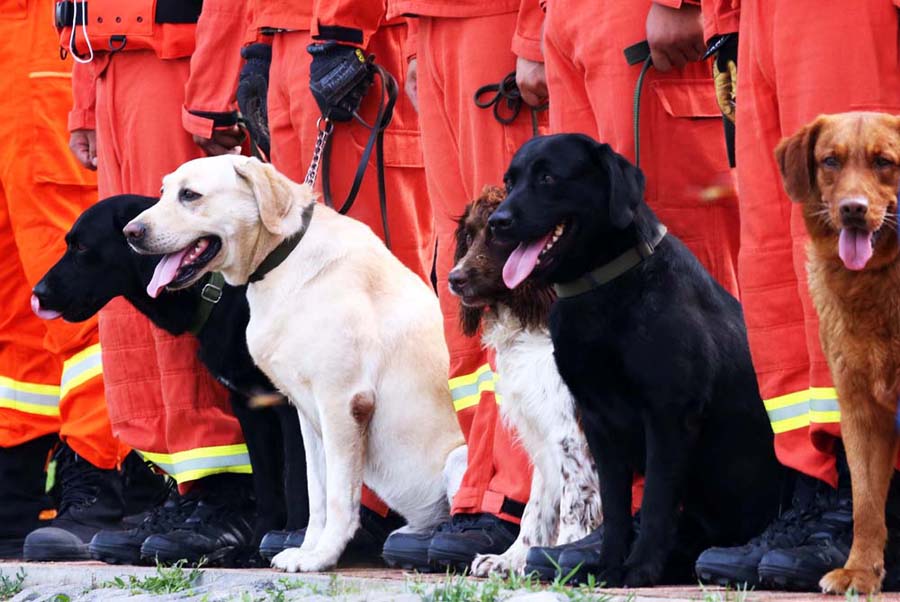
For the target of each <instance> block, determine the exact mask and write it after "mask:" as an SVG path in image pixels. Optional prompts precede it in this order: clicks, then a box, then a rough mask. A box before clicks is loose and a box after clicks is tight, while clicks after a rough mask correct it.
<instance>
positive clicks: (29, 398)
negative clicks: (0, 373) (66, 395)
mask: <svg viewBox="0 0 900 602" xmlns="http://www.w3.org/2000/svg"><path fill="white" fill-rule="evenodd" d="M0 397H2V398H3V399H9V400H11V401H16V402H20V403H27V404H33V405H39V406H48V407H51V408H52V407H57V406H59V395H44V394H42V393H26V392H25V391H17V390H16V389H13V388H12V387H4V386H0Z"/></svg>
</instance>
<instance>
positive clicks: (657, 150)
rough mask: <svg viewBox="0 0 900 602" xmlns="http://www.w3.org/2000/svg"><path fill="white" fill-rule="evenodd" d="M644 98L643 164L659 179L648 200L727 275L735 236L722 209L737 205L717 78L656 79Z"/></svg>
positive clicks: (650, 176)
mask: <svg viewBox="0 0 900 602" xmlns="http://www.w3.org/2000/svg"><path fill="white" fill-rule="evenodd" d="M644 102H646V107H647V109H646V112H643V115H642V118H643V119H642V121H641V167H642V168H643V169H644V170H645V173H646V175H647V179H648V181H649V182H652V183H653V184H652V190H651V192H650V194H649V195H648V198H647V200H648V202H649V203H650V205H651V206H652V207H653V208H654V210H655V211H656V212H657V214H658V215H659V216H660V218H661V219H662V220H663V222H665V223H666V225H667V226H668V227H669V230H670V231H672V232H673V233H674V234H675V235H676V236H678V237H679V238H680V239H681V240H682V241H683V242H684V243H685V244H686V245H687V246H688V247H689V248H690V249H691V251H693V252H694V254H695V255H697V258H698V259H700V261H701V263H703V265H704V266H706V268H707V269H708V270H709V271H710V272H712V274H713V275H714V276H716V277H719V276H722V275H723V274H724V272H723V270H724V268H725V267H726V266H725V265H724V264H725V262H728V261H730V258H729V257H723V256H722V255H723V251H724V250H725V249H728V248H730V247H731V245H730V244H729V240H728V237H729V236H731V235H732V233H730V232H729V231H728V230H729V228H728V227H727V226H726V224H727V223H728V222H729V220H728V219H724V218H725V216H724V215H722V213H723V212H736V211H737V206H736V204H735V203H736V202H735V199H734V194H733V189H732V187H731V179H730V176H729V170H728V159H727V156H726V151H725V138H724V134H723V131H722V114H721V112H720V110H719V106H718V104H717V103H716V97H715V89H714V88H713V83H712V80H711V79H705V78H700V79H677V80H676V79H660V80H656V81H653V82H650V83H649V84H648V86H647V88H646V89H645V91H644ZM726 254H727V253H726Z"/></svg>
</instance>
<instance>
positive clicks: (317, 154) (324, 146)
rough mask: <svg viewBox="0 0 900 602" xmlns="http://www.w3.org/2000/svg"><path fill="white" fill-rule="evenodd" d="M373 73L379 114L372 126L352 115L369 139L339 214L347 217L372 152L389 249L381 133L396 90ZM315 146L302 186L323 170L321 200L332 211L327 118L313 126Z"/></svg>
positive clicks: (386, 77) (377, 70) (386, 75)
mask: <svg viewBox="0 0 900 602" xmlns="http://www.w3.org/2000/svg"><path fill="white" fill-rule="evenodd" d="M372 67H373V69H374V72H375V73H376V74H377V75H378V76H379V78H380V79H381V99H380V100H379V103H378V111H377V113H376V114H375V119H374V122H373V123H372V125H369V124H368V123H366V121H365V120H364V119H363V118H362V117H360V115H359V113H354V114H353V117H354V119H355V120H356V121H357V122H359V123H360V124H361V125H362V126H363V127H365V128H366V129H367V130H369V138H368V141H367V142H366V146H365V149H363V153H362V156H361V157H360V160H359V164H358V165H357V167H356V175H355V176H354V178H353V184H352V186H351V187H350V192H349V193H348V194H347V198H346V199H345V200H344V202H343V203H342V204H341V206H340V209H338V213H340V214H342V215H347V213H348V212H349V211H350V208H351V207H353V203H354V202H355V201H356V196H357V195H358V194H359V189H360V186H362V180H363V177H364V176H365V173H366V168H367V167H368V166H369V158H370V157H371V156H372V152H373V151H374V152H375V169H376V172H377V176H378V203H379V207H380V210H381V227H382V229H383V230H384V244H385V246H386V247H387V248H388V249H390V248H391V234H390V229H389V228H388V216H387V187H386V185H385V175H384V131H385V130H386V129H387V127H388V125H390V123H391V120H392V119H393V116H394V105H395V104H396V103H397V96H398V86H397V80H395V79H394V76H392V75H391V74H390V73H388V72H387V71H385V70H384V69H383V68H382V67H381V66H379V65H375V64H373V65H372ZM316 130H317V134H316V145H315V148H314V149H313V157H312V161H310V165H309V170H308V171H307V172H306V178H305V179H304V180H303V182H304V183H305V184H309V185H310V186H314V185H315V183H316V179H317V178H318V175H319V169H320V168H321V170H322V196H323V198H324V200H325V204H326V205H328V206H329V207H331V208H334V198H333V196H332V194H331V175H330V170H329V165H330V163H331V145H330V144H329V141H330V138H331V134H332V132H333V131H334V122H332V121H331V120H330V119H328V118H327V117H324V116H323V117H319V120H318V122H316Z"/></svg>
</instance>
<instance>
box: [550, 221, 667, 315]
mask: <svg viewBox="0 0 900 602" xmlns="http://www.w3.org/2000/svg"><path fill="white" fill-rule="evenodd" d="M667 232H668V230H666V227H665V226H664V225H662V224H659V226H658V227H657V228H656V236H654V237H653V240H652V241H651V242H641V243H640V244H638V245H636V246H634V247H632V248H630V249H628V250H627V251H625V252H624V253H622V254H621V255H619V256H618V257H616V258H615V259H613V260H612V261H610V262H609V263H606V264H604V265H601V266H600V267H599V268H595V269H593V270H591V271H590V272H588V273H587V274H585V275H583V276H580V277H578V278H576V279H575V280H570V281H569V282H561V283H559V284H554V285H553V289H554V290H555V291H556V296H557V298H559V299H562V298H565V297H574V296H576V295H581V294H584V293H586V292H588V291H591V290H594V289H595V288H597V287H599V286H602V285H604V284H606V283H607V282H610V281H612V280H615V279H616V278H618V277H619V276H621V275H622V274H624V273H625V272H627V271H628V270H630V269H631V268H633V267H635V266H637V265H640V263H641V262H642V261H644V260H645V259H647V258H648V257H650V256H651V255H653V253H655V252H656V247H658V246H659V243H661V242H662V240H663V238H665V237H666V233H667Z"/></svg>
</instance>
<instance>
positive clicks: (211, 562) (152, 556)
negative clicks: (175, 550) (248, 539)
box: [141, 546, 240, 566]
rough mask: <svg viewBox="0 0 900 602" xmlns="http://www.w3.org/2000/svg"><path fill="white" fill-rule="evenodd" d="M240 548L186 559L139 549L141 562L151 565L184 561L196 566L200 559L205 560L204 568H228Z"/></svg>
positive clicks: (163, 551) (230, 548)
mask: <svg viewBox="0 0 900 602" xmlns="http://www.w3.org/2000/svg"><path fill="white" fill-rule="evenodd" d="M239 552H240V548H238V547H235V546H226V547H223V548H218V549H217V550H216V551H215V552H212V553H210V554H202V555H200V556H192V557H190V558H189V557H187V556H185V555H184V554H170V553H169V552H167V551H166V550H154V551H150V552H148V551H145V550H144V549H143V548H141V560H143V561H144V562H148V563H150V564H153V563H155V562H157V561H159V562H164V563H167V564H171V563H175V562H179V561H182V560H183V561H185V562H187V563H188V564H191V565H194V564H198V563H199V562H200V560H201V559H205V560H206V564H205V566H228V565H230V564H232V560H233V559H234V558H235V557H237V555H238V553H239Z"/></svg>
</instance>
